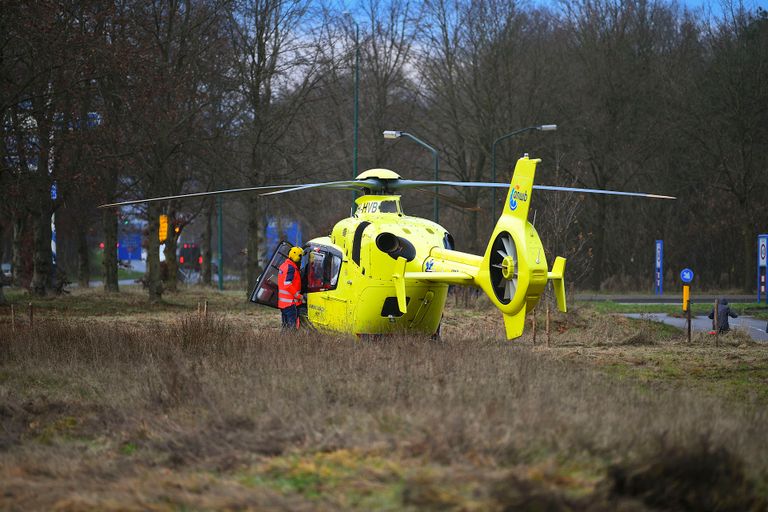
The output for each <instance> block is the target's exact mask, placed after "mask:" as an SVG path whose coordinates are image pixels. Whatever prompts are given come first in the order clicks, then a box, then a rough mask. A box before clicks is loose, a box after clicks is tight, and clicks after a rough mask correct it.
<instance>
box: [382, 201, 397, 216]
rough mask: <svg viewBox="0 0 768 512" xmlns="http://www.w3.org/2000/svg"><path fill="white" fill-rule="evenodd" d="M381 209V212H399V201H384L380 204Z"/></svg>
mask: <svg viewBox="0 0 768 512" xmlns="http://www.w3.org/2000/svg"><path fill="white" fill-rule="evenodd" d="M379 211H380V212H381V213H399V212H398V211H397V201H382V202H381V204H379Z"/></svg>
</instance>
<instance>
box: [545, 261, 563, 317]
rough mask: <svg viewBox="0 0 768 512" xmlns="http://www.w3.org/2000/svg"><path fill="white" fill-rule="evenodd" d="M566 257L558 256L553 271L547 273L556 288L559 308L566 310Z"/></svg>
mask: <svg viewBox="0 0 768 512" xmlns="http://www.w3.org/2000/svg"><path fill="white" fill-rule="evenodd" d="M564 274H565V258H563V257H562V256H558V257H557V258H555V263H553V264H552V271H551V272H548V273H547V278H548V279H549V280H550V281H552V287H553V288H554V289H555V299H556V300H557V309H559V310H560V311H562V312H563V313H565V312H566V305H565V280H564V278H563V275H564Z"/></svg>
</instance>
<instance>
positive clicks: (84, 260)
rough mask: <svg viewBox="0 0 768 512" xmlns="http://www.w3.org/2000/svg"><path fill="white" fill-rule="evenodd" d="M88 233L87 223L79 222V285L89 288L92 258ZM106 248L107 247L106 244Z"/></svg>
mask: <svg viewBox="0 0 768 512" xmlns="http://www.w3.org/2000/svg"><path fill="white" fill-rule="evenodd" d="M86 235H87V229H86V225H85V224H83V223H79V224H78V226H77V285H78V286H79V287H80V288H88V286H89V281H90V277H91V275H90V274H91V258H90V254H89V252H88V238H87V237H86ZM104 248H105V249H106V245H105V246H104Z"/></svg>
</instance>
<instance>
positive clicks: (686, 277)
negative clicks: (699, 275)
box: [680, 268, 693, 284]
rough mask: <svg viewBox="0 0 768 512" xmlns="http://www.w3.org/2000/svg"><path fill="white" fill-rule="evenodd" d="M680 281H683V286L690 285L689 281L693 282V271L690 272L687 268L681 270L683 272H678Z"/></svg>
mask: <svg viewBox="0 0 768 512" xmlns="http://www.w3.org/2000/svg"><path fill="white" fill-rule="evenodd" d="M680 279H681V280H682V281H683V282H684V283H685V284H688V283H690V282H691V281H693V270H691V269H689V268H684V269H683V270H682V271H681V272H680Z"/></svg>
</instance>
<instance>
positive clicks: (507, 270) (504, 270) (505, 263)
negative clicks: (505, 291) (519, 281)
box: [501, 256, 515, 280]
mask: <svg viewBox="0 0 768 512" xmlns="http://www.w3.org/2000/svg"><path fill="white" fill-rule="evenodd" d="M501 275H502V276H503V277H504V279H507V280H510V279H514V278H515V259H514V258H513V257H512V256H505V257H504V259H503V260H501Z"/></svg>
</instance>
